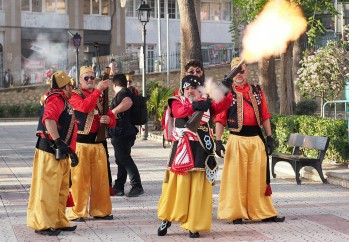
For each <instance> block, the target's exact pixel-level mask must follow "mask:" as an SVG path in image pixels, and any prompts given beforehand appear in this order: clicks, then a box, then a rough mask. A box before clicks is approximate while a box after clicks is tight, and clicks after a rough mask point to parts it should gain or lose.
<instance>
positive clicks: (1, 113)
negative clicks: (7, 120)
mask: <svg viewBox="0 0 349 242" xmlns="http://www.w3.org/2000/svg"><path fill="white" fill-rule="evenodd" d="M5 111H6V108H5V107H4V106H0V118H4V117H5Z"/></svg>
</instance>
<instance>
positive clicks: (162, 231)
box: [158, 220, 171, 236]
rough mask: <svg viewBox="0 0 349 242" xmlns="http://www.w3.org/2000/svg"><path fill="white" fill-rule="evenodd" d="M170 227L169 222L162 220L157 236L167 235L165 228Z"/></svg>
mask: <svg viewBox="0 0 349 242" xmlns="http://www.w3.org/2000/svg"><path fill="white" fill-rule="evenodd" d="M169 227H171V222H170V221H167V220H162V221H161V224H160V227H159V228H158V236H165V235H166V234H167V228H169Z"/></svg>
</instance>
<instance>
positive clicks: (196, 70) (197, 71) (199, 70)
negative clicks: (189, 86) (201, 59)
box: [188, 69, 202, 75]
mask: <svg viewBox="0 0 349 242" xmlns="http://www.w3.org/2000/svg"><path fill="white" fill-rule="evenodd" d="M195 72H196V73H197V74H199V73H201V72H202V70H201V69H195V71H194V70H191V71H188V73H189V74H191V75H194V73H195Z"/></svg>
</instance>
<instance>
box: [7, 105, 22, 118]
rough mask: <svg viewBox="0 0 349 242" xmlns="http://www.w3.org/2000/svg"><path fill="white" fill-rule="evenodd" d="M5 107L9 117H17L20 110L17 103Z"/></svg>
mask: <svg viewBox="0 0 349 242" xmlns="http://www.w3.org/2000/svg"><path fill="white" fill-rule="evenodd" d="M6 109H7V113H8V114H9V116H10V117H19V116H20V114H21V111H22V110H21V106H20V105H18V104H14V105H7V106H6Z"/></svg>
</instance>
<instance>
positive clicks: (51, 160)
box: [27, 71, 79, 236]
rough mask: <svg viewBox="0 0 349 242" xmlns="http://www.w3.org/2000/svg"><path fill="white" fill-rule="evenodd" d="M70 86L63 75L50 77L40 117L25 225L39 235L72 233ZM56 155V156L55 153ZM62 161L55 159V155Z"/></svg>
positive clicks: (74, 160)
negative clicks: (69, 212) (69, 213)
mask: <svg viewBox="0 0 349 242" xmlns="http://www.w3.org/2000/svg"><path fill="white" fill-rule="evenodd" d="M72 90H73V85H72V83H71V81H70V78H69V77H68V75H67V74H66V73H64V72H63V71H57V72H55V73H53V74H52V75H51V90H50V91H49V92H48V93H47V94H46V95H47V97H46V99H45V100H44V102H43V107H42V112H41V115H40V119H39V123H38V129H37V132H36V134H37V136H38V141H37V143H36V149H35V154H34V161H33V173H32V181H31V187H30V194H29V202H28V210H27V225H28V226H29V227H31V228H33V229H35V232H36V233H38V234H42V235H49V236H52V235H58V234H59V233H60V232H61V231H74V230H75V229H76V225H75V226H72V227H70V226H69V221H68V219H67V217H66V216H65V208H66V201H67V197H68V194H69V175H70V164H69V158H70V160H71V166H72V167H74V166H76V165H77V164H78V163H79V160H78V158H77V156H76V154H75V153H74V152H75V147H76V136H77V125H76V122H75V118H74V115H73V108H72V107H71V106H70V104H69V101H68V100H69V99H70V97H71V95H72ZM56 151H59V152H56ZM58 153H59V154H60V155H61V157H58V155H57V154H58Z"/></svg>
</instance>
